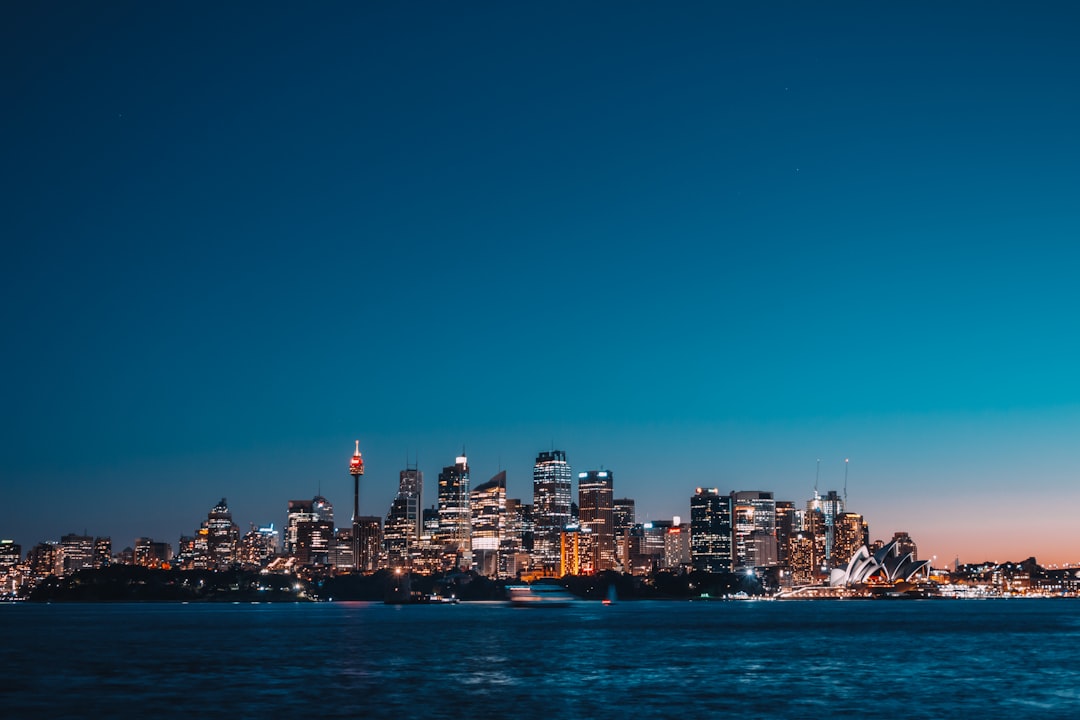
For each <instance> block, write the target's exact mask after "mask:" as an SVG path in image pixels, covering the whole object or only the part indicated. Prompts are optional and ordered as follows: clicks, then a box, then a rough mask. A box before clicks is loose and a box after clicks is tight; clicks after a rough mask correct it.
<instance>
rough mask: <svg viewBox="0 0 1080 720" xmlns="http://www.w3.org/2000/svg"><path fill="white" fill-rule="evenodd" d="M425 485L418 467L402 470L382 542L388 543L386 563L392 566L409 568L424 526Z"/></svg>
mask: <svg viewBox="0 0 1080 720" xmlns="http://www.w3.org/2000/svg"><path fill="white" fill-rule="evenodd" d="M423 487H424V474H423V473H422V472H420V470H418V469H416V468H406V469H405V470H402V471H401V473H400V475H399V480H398V493H397V496H396V497H395V498H394V501H393V502H392V503H391V504H390V510H389V511H388V512H387V513H386V523H385V524H384V525H383V543H384V544H385V545H386V554H387V562H388V563H389V566H390V567H392V568H410V567H411V566H412V557H413V555H414V554H415V551H416V549H417V548H416V544H417V542H418V540H419V539H420V534H421V531H422V529H423V514H422V512H421V507H422V506H421V505H420V497H421V493H422V492H423Z"/></svg>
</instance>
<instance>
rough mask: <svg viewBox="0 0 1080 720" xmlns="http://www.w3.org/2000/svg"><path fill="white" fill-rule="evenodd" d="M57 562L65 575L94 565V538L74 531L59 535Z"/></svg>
mask: <svg viewBox="0 0 1080 720" xmlns="http://www.w3.org/2000/svg"><path fill="white" fill-rule="evenodd" d="M59 563H60V568H61V571H62V572H63V573H64V574H65V575H70V574H71V573H73V572H76V571H77V570H82V569H84V568H92V567H94V538H92V537H90V536H89V535H76V534H74V533H71V534H69V535H64V536H63V537H61V538H60V560H59Z"/></svg>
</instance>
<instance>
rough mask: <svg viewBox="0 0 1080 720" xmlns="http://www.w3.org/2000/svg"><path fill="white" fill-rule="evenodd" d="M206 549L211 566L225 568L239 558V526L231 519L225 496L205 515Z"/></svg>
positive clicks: (218, 568) (219, 568)
mask: <svg viewBox="0 0 1080 720" xmlns="http://www.w3.org/2000/svg"><path fill="white" fill-rule="evenodd" d="M205 527H206V531H207V538H206V549H207V553H208V555H209V559H210V564H211V567H212V568H214V569H217V570H225V569H227V568H229V567H231V566H232V565H235V564H236V563H237V562H239V560H240V554H239V549H240V528H239V527H237V525H236V523H234V522H233V521H232V513H231V512H229V506H228V504H227V503H226V502H225V498H221V502H219V503H218V504H217V505H215V506H214V507H213V509H212V510H211V511H210V513H209V514H208V515H207V517H206V526H205Z"/></svg>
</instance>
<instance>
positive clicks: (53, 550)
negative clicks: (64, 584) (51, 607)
mask: <svg viewBox="0 0 1080 720" xmlns="http://www.w3.org/2000/svg"><path fill="white" fill-rule="evenodd" d="M59 558H60V545H59V543H56V542H43V543H38V544H37V545H35V546H34V547H32V548H30V552H29V553H27V555H26V564H27V565H28V566H29V573H28V577H27V579H28V580H29V582H30V584H32V585H36V584H38V583H39V582H41V581H42V580H44V579H45V578H47V577H48V576H50V575H58V574H60V571H61V568H58V567H57V565H58V560H59Z"/></svg>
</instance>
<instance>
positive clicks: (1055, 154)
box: [0, 2, 1080, 563]
mask: <svg viewBox="0 0 1080 720" xmlns="http://www.w3.org/2000/svg"><path fill="white" fill-rule="evenodd" d="M943 5H944V6H943ZM1077 27H1080V8H1078V6H1077V5H1076V4H1075V3H1069V2H1060V3H1023V4H1020V3H987V2H969V3H946V4H942V3H931V2H927V3H902V4H898V3H893V4H883V3H828V4H821V3H813V4H809V3H792V4H787V3H776V2H770V3H738V4H734V3H732V4H726V3H689V2H687V3H680V4H678V5H677V6H676V7H667V6H666V5H665V4H662V3H646V2H618V3H616V2H601V3H592V4H587V6H586V7H580V6H579V4H578V3H560V2H555V3H530V4H526V3H495V2H491V3H480V2H477V3H466V4H453V3H345V2H342V3H332V2H327V3H320V4H318V6H316V7H308V6H305V7H301V6H300V5H297V4H296V3H257V4H254V3H252V4H243V3H229V4H226V6H225V7H219V6H218V5H217V4H211V3H140V2H131V3H74V2H67V3H30V2H24V3H7V4H5V5H4V6H3V8H2V9H0V58H2V72H0V89H2V95H3V98H4V110H3V112H2V113H0V130H2V132H3V140H2V141H0V168H2V178H3V180H2V182H3V187H2V188H0V190H2V195H0V202H2V203H3V208H2V219H0V223H2V225H0V227H2V236H3V238H4V240H3V261H2V262H0V293H2V304H0V318H2V328H3V350H2V354H0V358H2V360H0V362H2V383H3V386H2V387H3V398H2V400H3V402H2V417H0V438H2V439H0V493H2V501H0V537H6V538H13V539H15V540H16V541H17V542H20V543H22V544H23V546H24V550H25V549H27V548H29V547H30V546H31V545H33V544H34V543H37V542H39V541H42V540H49V539H57V538H58V537H59V536H60V535H61V534H64V533H67V532H82V531H83V530H84V529H85V530H87V531H89V533H91V534H98V535H111V536H112V537H113V543H114V547H115V548H117V549H119V548H122V547H124V546H125V545H130V544H132V543H133V541H134V538H135V537H136V536H139V535H149V536H153V537H155V538H157V539H161V540H166V541H168V542H170V543H173V544H175V542H176V540H177V538H178V537H179V535H180V534H181V533H185V534H190V533H191V532H193V530H194V529H195V528H196V527H197V526H198V524H199V522H200V521H201V520H203V519H205V517H206V513H207V512H208V511H209V510H210V508H211V507H212V506H213V505H214V504H215V503H216V502H217V501H218V499H219V498H221V497H222V496H225V497H227V498H228V501H229V505H230V506H231V508H232V510H233V514H234V519H235V520H236V521H237V522H238V523H239V524H240V525H241V528H242V529H245V530H246V528H247V525H248V523H249V522H256V523H267V522H271V521H273V522H275V523H277V524H279V525H280V524H281V523H282V522H283V521H284V517H285V508H286V502H287V501H288V500H289V499H293V498H310V497H312V496H313V495H315V494H316V493H317V492H319V490H320V488H321V491H322V494H324V495H325V496H326V497H328V498H329V499H330V500H331V501H332V502H333V503H334V504H335V506H336V508H337V513H338V520H339V524H344V522H345V521H347V518H348V515H349V513H350V509H351V501H352V497H351V495H352V481H351V479H350V478H349V476H348V474H347V462H348V458H349V455H350V454H351V453H352V448H353V440H354V439H356V438H359V439H360V440H361V449H362V450H363V451H364V456H365V460H366V462H367V475H366V476H365V478H364V480H363V486H362V490H361V506H362V512H363V513H365V514H375V515H383V514H385V512H386V510H387V508H388V506H389V503H390V501H391V499H392V497H393V494H394V492H395V491H396V487H397V473H398V471H399V470H400V469H401V468H402V467H403V466H404V464H405V462H406V457H409V456H411V455H417V454H418V457H419V464H420V468H421V469H422V470H423V471H424V472H425V476H426V481H427V482H426V484H427V495H426V498H425V504H431V502H432V501H433V499H434V483H435V477H436V475H437V472H438V469H439V468H440V467H442V466H443V465H447V464H451V463H452V462H453V458H454V456H455V455H457V454H458V453H459V452H460V451H461V449H462V446H464V447H465V449H466V451H467V453H468V455H469V457H470V461H471V465H472V467H473V480H474V482H475V483H479V482H482V481H483V480H486V479H487V478H488V477H490V476H491V475H493V474H494V473H495V472H496V471H497V470H498V469H499V468H500V467H501V468H504V469H506V470H507V471H508V485H509V494H510V495H511V496H515V497H525V498H529V497H531V492H532V483H531V471H532V462H533V459H534V458H535V455H536V453H537V452H538V451H540V450H545V449H550V448H551V447H553V446H554V447H556V448H560V449H563V450H565V451H566V452H567V454H568V457H569V460H570V462H571V464H572V465H573V467H574V470H575V472H576V471H578V470H586V469H595V468H598V467H600V466H601V465H602V466H603V467H605V468H608V469H611V470H612V471H613V472H614V474H615V487H616V495H618V496H629V497H634V498H636V500H637V507H638V512H639V518H652V519H658V518H670V517H671V516H672V515H676V514H677V515H682V516H684V517H685V516H687V515H688V512H689V496H690V495H691V494H692V493H693V490H694V488H695V487H697V486H708V487H718V488H720V489H721V491H725V492H726V491H728V490H739V489H769V490H773V491H774V492H775V493H776V495H777V497H778V498H780V499H790V500H794V501H796V502H797V503H799V504H800V505H802V504H803V503H805V501H806V499H807V498H809V497H810V495H811V493H812V491H813V487H814V480H815V466H816V461H817V459H818V458H820V459H821V483H820V486H819V487H820V489H821V490H823V491H824V490H827V489H838V490H839V489H841V488H842V485H843V476H844V468H843V465H844V458H845V457H848V458H850V459H851V463H850V475H849V483H848V493H849V502H848V505H849V509H852V510H855V511H858V512H861V513H863V514H864V515H865V516H866V518H867V520H868V521H869V523H870V530H871V536H872V537H873V538H888V537H890V536H891V534H892V532H893V531H895V530H906V531H908V532H910V533H911V535H912V536H913V537H914V538H915V540H916V541H917V542H918V544H919V548H920V555H921V556H923V557H931V556H933V555H936V556H938V558H939V561H941V562H943V561H944V560H946V559H947V560H949V561H951V560H952V559H953V558H954V557H959V558H960V559H961V561H971V562H974V561H981V560H984V559H991V560H993V559H997V560H1000V561H1004V560H1007V559H1022V558H1025V557H1028V556H1030V555H1035V556H1036V557H1037V558H1038V559H1039V560H1040V561H1041V562H1043V563H1062V562H1080V521H1078V518H1080V482H1077V479H1078V475H1080V447H1078V443H1077V438H1078V437H1080V372H1078V371H1080V332H1078V327H1077V325H1078V321H1077V317H1078V311H1080V290H1078V283H1077V277H1078V275H1080V82H1077V78H1078V77H1080V43H1077V42H1076V28H1077Z"/></svg>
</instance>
